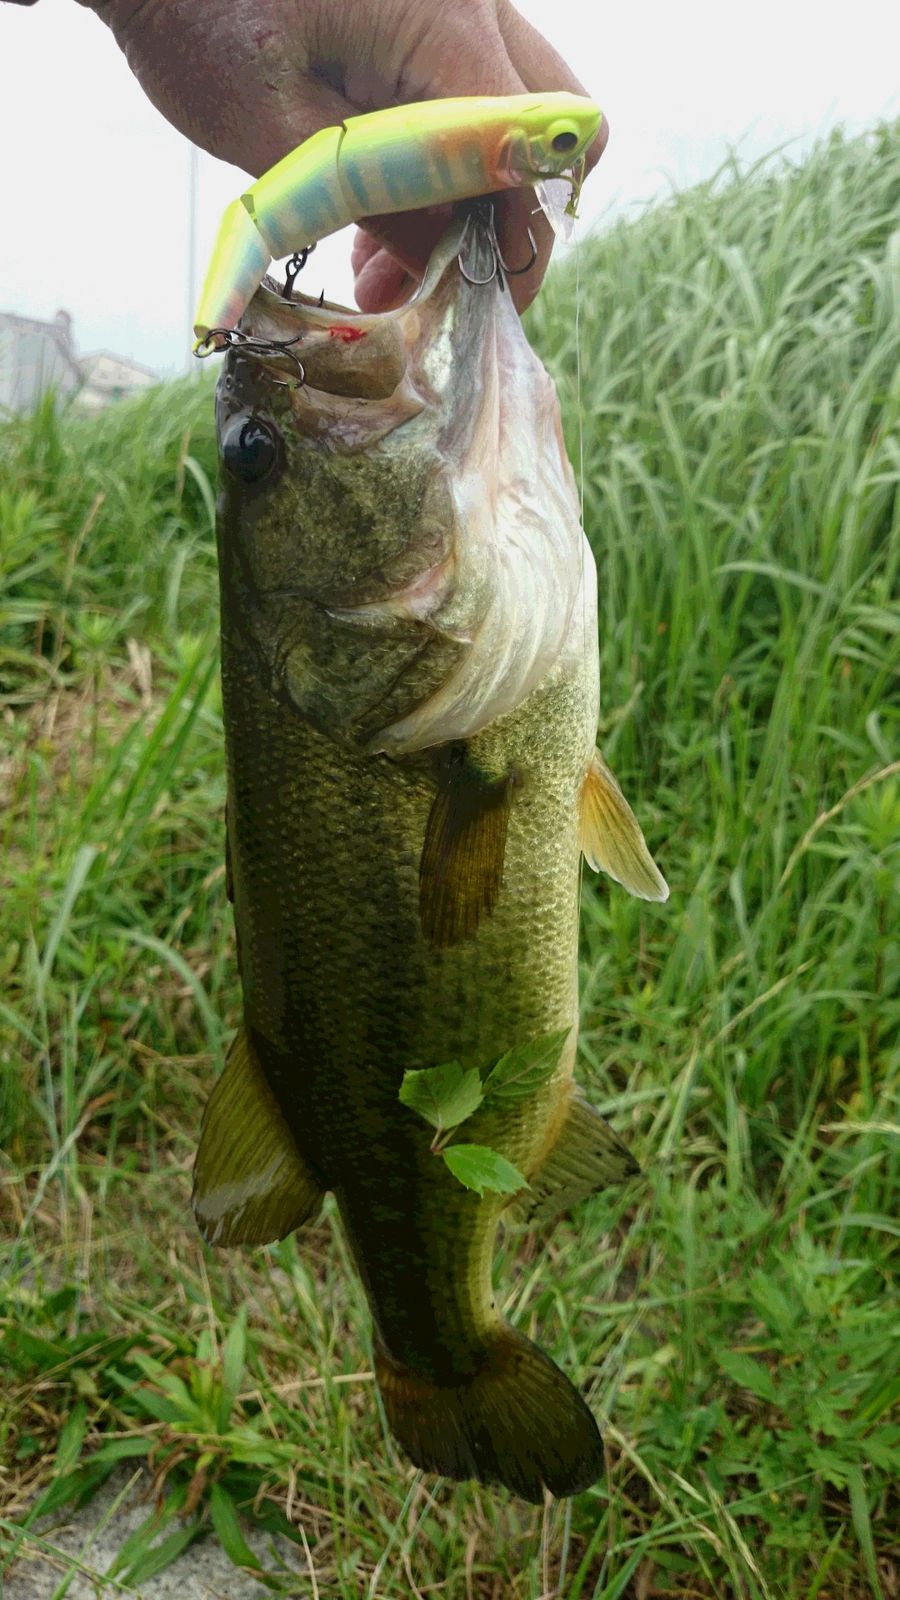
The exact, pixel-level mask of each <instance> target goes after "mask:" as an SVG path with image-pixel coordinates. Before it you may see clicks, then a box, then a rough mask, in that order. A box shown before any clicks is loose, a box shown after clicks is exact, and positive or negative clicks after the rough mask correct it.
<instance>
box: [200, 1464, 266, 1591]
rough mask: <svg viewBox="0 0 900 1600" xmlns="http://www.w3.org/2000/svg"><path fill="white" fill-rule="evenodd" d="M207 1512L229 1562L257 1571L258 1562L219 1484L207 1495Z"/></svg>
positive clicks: (226, 1495)
mask: <svg viewBox="0 0 900 1600" xmlns="http://www.w3.org/2000/svg"><path fill="white" fill-rule="evenodd" d="M209 1512H210V1516H211V1517H212V1524H213V1527H214V1528H215V1530H216V1533H217V1534H218V1536H219V1543H220V1544H221V1546H222V1549H223V1550H224V1551H225V1554H226V1555H227V1557H228V1559H229V1561H232V1562H233V1563H234V1565H235V1566H236V1567H252V1568H253V1569H254V1571H258V1570H259V1565H260V1564H259V1561H258V1559H257V1557H256V1556H255V1555H254V1554H253V1551H252V1550H251V1549H250V1546H249V1545H248V1543H247V1541H246V1539H245V1538H244V1535H243V1534H242V1533H241V1528H240V1523H239V1522H238V1515H237V1511H236V1510H235V1507H234V1501H233V1500H232V1498H231V1495H230V1494H228V1492H227V1490H225V1489H223V1488H222V1485H221V1484H220V1483H214V1484H213V1486H212V1488H211V1490H210V1493H209Z"/></svg>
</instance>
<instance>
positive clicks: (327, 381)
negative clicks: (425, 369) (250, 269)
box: [238, 216, 468, 400]
mask: <svg viewBox="0 0 900 1600" xmlns="http://www.w3.org/2000/svg"><path fill="white" fill-rule="evenodd" d="M467 225H468V217H467V216H463V217H461V218H459V219H457V220H455V221H454V223H453V225H452V226H451V227H450V228H449V229H448V230H447V232H446V233H445V235H444V236H443V238H442V239H441V240H440V241H439V243H438V244H437V246H436V247H435V249H434V250H433V252H432V255H431V259H430V261H429V263H428V267H427V268H426V271H425V276H424V277H423V279H422V282H421V283H420V284H419V285H418V287H417V289H416V290H415V293H414V294H413V295H412V296H411V297H410V299H409V300H407V301H405V302H404V303H403V304H402V305H400V306H396V307H395V308H394V309H393V310H391V311H379V312H363V311H354V310H351V309H350V308H349V307H346V306H342V305H339V304H337V303H336V302H334V301H328V300H321V301H320V300H314V299H312V298H311V297H310V296H309V295H304V294H300V293H296V292H293V291H292V292H291V293H290V294H285V293H284V291H283V290H280V289H279V288H278V287H277V285H276V284H275V282H274V280H273V279H271V278H265V279H264V280H263V282H262V284H261V285H260V287H259V289H258V290H257V292H256V294H255V295H254V297H253V300H252V301H251V303H250V305H249V306H248V308H247V310H246V312H245V313H244V316H243V317H242V319H241V322H240V324H239V329H238V331H239V334H241V335H242V336H243V339H244V341H252V345H250V346H249V347H248V345H247V344H246V343H244V344H243V346H241V345H239V346H238V348H239V349H240V348H242V347H243V348H244V349H248V353H252V355H253V357H254V359H255V360H258V361H259V363H260V365H261V367H262V368H263V370H264V371H265V372H266V373H267V374H268V375H269V376H271V377H272V378H273V379H275V380H276V381H280V382H285V381H287V382H288V384H290V385H291V386H292V387H293V386H295V385H296V384H297V383H298V381H299V382H302V385H303V387H306V388H310V389H316V390H318V391H320V392H321V393H323V394H331V395H337V396H342V397H345V398H347V399H356V400H384V399H387V398H389V397H390V396H391V395H393V394H394V393H395V392H396V390H397V389H398V388H399V387H400V385H401V384H402V382H403V379H404V377H405V376H406V372H407V369H408V367H409V365H410V359H411V356H412V353H413V350H414V348H415V346H416V344H417V343H418V339H419V336H420V333H421V317H420V311H421V309H422V307H423V304H424V303H425V302H426V301H428V300H430V299H431V297H432V295H434V294H435V293H436V292H437V291H438V290H439V288H440V285H441V283H442V280H443V279H444V276H445V273H446V271H447V268H448V266H449V265H450V263H451V261H452V260H453V258H454V257H455V256H457V255H458V254H459V251H460V249H461V248H462V245H463V241H464V237H465V233H466V228H467ZM280 345H281V346H284V349H283V350H279V348H278V346H280ZM267 346H268V348H266V347H267ZM298 362H299V363H300V368H302V378H301V377H300V368H298Z"/></svg>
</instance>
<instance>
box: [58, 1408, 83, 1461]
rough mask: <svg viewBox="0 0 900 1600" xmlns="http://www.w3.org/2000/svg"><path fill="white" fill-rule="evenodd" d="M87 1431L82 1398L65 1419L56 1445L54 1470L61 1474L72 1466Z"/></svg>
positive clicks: (78, 1454) (79, 1453)
mask: <svg viewBox="0 0 900 1600" xmlns="http://www.w3.org/2000/svg"><path fill="white" fill-rule="evenodd" d="M86 1433H87V1407H86V1406H85V1404H84V1401H83V1400H79V1402H78V1404H77V1406H75V1407H74V1409H73V1410H72V1413H71V1415H70V1416H69V1417H68V1418H67V1419H66V1422H65V1424H64V1426H63V1429H62V1432H61V1433H60V1436H59V1443H58V1445H57V1447H56V1460H55V1461H54V1470H55V1472H56V1473H58V1474H60V1475H63V1474H65V1473H66V1472H68V1471H70V1469H71V1468H72V1467H74V1465H75V1463H76V1461H77V1460H78V1457H79V1456H80V1455H81V1446H82V1445H83V1444H84V1436H85V1434H86Z"/></svg>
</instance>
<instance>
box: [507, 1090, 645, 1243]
mask: <svg viewBox="0 0 900 1600" xmlns="http://www.w3.org/2000/svg"><path fill="white" fill-rule="evenodd" d="M640 1170H641V1169H640V1166H639V1165H638V1163H637V1161H636V1160H635V1158H634V1156H633V1155H632V1153H631V1151H630V1150H629V1148H628V1146H627V1144H626V1143H625V1141H624V1140H623V1139H620V1138H619V1135H618V1134H617V1133H616V1132H615V1131H614V1130H613V1129H612V1128H611V1127H610V1125H609V1123H608V1122H606V1121H605V1120H604V1118H603V1117H601V1115H600V1113H599V1111H595V1110H594V1108H593V1106H592V1105H589V1104H588V1102H587V1100H585V1099H583V1097H582V1096H581V1095H580V1094H579V1092H578V1090H577V1089H574V1090H573V1092H572V1099H571V1101H570V1103H569V1109H568V1112H567V1114H566V1118H565V1121H564V1122H563V1125H562V1127H561V1128H560V1131H559V1134H558V1136H557V1139H556V1143H555V1144H554V1145H552V1146H551V1148H550V1150H549V1152H548V1154H547V1155H546V1156H545V1157H544V1160H543V1161H542V1162H541V1165H540V1166H539V1167H538V1169H537V1171H536V1172H533V1173H532V1174H531V1176H530V1177H529V1180H528V1181H529V1184H530V1188H528V1189H525V1190H523V1191H522V1193H521V1194H520V1195H518V1196H517V1197H516V1199H515V1200H514V1201H512V1203H511V1204H510V1206H509V1208H508V1210H509V1214H510V1216H512V1217H513V1218H514V1219H515V1221H517V1222H529V1223H531V1222H541V1223H542V1222H548V1221H549V1220H550V1219H551V1218H552V1217H555V1216H558V1215H559V1214H560V1213H561V1212H563V1211H568V1209H569V1207H570V1206H573V1205H575V1203H576V1202H577V1201H578V1200H585V1199H586V1198H587V1196H588V1195H591V1194H599V1193H600V1191H601V1190H602V1189H609V1188H611V1187H612V1186H613V1185H614V1184H621V1183H626V1182H627V1181H628V1179H629V1178H636V1177H637V1176H638V1175H639V1174H640Z"/></svg>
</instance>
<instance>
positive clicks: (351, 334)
mask: <svg viewBox="0 0 900 1600" xmlns="http://www.w3.org/2000/svg"><path fill="white" fill-rule="evenodd" d="M328 336H329V338H331V339H340V340H341V342H342V343H343V344H355V342H356V340H357V339H364V338H365V337H366V330H365V328H351V327H350V325H349V324H348V323H346V322H333V323H332V325H331V327H330V328H329V329H328Z"/></svg>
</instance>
